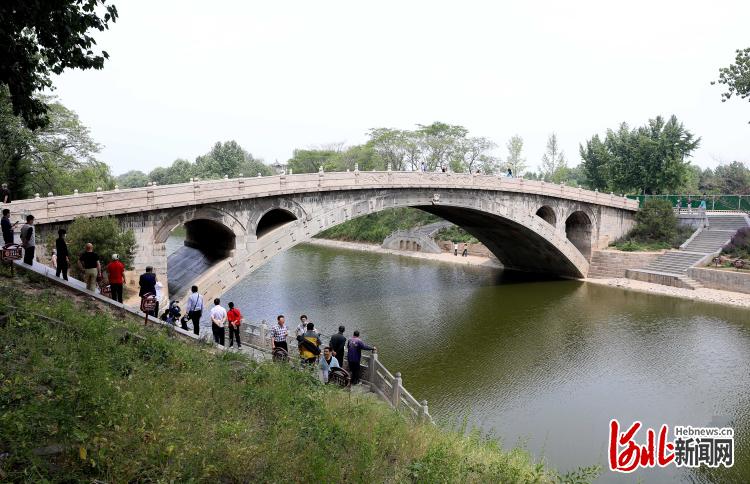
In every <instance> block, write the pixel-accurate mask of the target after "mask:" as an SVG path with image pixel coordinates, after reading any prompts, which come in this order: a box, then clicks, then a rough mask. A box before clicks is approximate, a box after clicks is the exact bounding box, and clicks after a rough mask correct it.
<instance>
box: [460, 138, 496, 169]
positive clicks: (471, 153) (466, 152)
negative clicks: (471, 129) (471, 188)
mask: <svg viewBox="0 0 750 484" xmlns="http://www.w3.org/2000/svg"><path fill="white" fill-rule="evenodd" d="M495 148H497V145H496V144H495V143H494V142H493V141H492V140H490V139H488V138H484V137H476V138H474V137H471V138H463V139H459V140H457V141H456V146H455V147H454V148H453V158H452V160H451V169H452V170H453V171H455V172H464V171H465V172H469V173H475V172H476V171H477V170H479V171H480V172H481V173H484V174H487V175H489V174H492V173H495V172H496V171H497V169H498V167H497V158H496V157H495V156H493V155H492V151H493V150H494V149H495Z"/></svg>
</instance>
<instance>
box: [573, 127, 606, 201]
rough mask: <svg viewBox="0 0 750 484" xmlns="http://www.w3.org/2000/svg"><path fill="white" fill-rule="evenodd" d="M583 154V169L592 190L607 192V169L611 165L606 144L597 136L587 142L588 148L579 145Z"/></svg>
mask: <svg viewBox="0 0 750 484" xmlns="http://www.w3.org/2000/svg"><path fill="white" fill-rule="evenodd" d="M579 150H580V153H581V159H582V160H583V162H582V163H581V168H582V170H583V173H584V175H585V176H586V180H587V183H588V185H587V186H588V187H589V188H590V189H592V190H593V189H599V190H602V191H604V190H606V189H607V188H609V187H608V176H607V167H608V165H609V161H610V160H609V152H608V151H607V147H606V146H605V144H604V143H603V142H602V141H601V140H600V139H599V135H598V134H595V135H594V137H593V138H591V139H590V140H589V141H586V146H585V147H584V146H583V145H579Z"/></svg>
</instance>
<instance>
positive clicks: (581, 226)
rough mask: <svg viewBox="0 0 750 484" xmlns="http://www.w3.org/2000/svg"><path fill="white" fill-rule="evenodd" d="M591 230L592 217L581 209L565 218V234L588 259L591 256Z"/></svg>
mask: <svg viewBox="0 0 750 484" xmlns="http://www.w3.org/2000/svg"><path fill="white" fill-rule="evenodd" d="M591 232H592V224H591V218H589V216H588V215H587V214H586V213H585V212H583V211H581V210H577V211H575V212H573V213H571V214H570V216H568V218H567V219H566V220H565V236H566V237H567V238H568V240H569V241H570V242H571V243H572V244H573V245H574V246H575V247H576V249H578V251H579V252H580V253H581V254H583V256H584V257H586V259H588V258H590V257H591Z"/></svg>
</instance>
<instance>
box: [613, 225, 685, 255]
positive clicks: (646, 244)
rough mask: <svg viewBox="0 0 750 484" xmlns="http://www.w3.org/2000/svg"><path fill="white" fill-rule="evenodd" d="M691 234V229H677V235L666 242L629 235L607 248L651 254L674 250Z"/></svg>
mask: <svg viewBox="0 0 750 484" xmlns="http://www.w3.org/2000/svg"><path fill="white" fill-rule="evenodd" d="M693 232H695V230H694V229H693V228H691V227H678V228H677V233H676V234H675V235H674V237H672V239H671V240H668V241H666V240H651V239H647V238H641V237H635V236H633V235H632V234H629V235H628V236H626V237H623V238H622V239H620V240H617V241H615V242H613V243H611V244H609V246H610V247H611V248H614V249H617V250H621V251H623V252H642V251H647V252H651V251H657V250H664V249H676V248H679V247H680V245H682V244H683V243H685V241H686V240H687V239H689V238H690V236H691V235H693Z"/></svg>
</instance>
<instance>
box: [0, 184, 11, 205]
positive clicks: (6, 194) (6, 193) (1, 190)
mask: <svg viewBox="0 0 750 484" xmlns="http://www.w3.org/2000/svg"><path fill="white" fill-rule="evenodd" d="M10 201H11V200H10V190H9V189H8V184H7V183H3V184H2V186H0V203H10Z"/></svg>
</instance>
